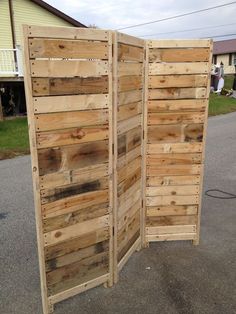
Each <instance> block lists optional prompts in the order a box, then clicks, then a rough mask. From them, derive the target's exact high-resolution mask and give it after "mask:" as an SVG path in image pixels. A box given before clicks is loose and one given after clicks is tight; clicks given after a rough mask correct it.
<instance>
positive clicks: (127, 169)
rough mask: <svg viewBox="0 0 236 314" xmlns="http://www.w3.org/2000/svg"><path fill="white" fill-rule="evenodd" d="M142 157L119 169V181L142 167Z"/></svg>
mask: <svg viewBox="0 0 236 314" xmlns="http://www.w3.org/2000/svg"><path fill="white" fill-rule="evenodd" d="M141 164H142V162H141V157H140V156H139V157H138V158H136V159H134V160H132V161H131V162H130V163H128V164H126V165H125V166H124V167H122V168H121V169H119V170H118V173H117V176H118V183H119V182H121V181H123V180H125V179H126V178H128V177H129V176H130V175H131V174H132V173H134V172H135V171H136V170H138V169H141Z"/></svg>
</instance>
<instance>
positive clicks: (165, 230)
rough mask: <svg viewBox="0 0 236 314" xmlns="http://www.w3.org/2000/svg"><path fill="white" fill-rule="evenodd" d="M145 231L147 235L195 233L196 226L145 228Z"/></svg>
mask: <svg viewBox="0 0 236 314" xmlns="http://www.w3.org/2000/svg"><path fill="white" fill-rule="evenodd" d="M146 231H147V234H148V235H161V234H173V233H174V234H176V233H196V225H177V226H160V227H147V228H146Z"/></svg>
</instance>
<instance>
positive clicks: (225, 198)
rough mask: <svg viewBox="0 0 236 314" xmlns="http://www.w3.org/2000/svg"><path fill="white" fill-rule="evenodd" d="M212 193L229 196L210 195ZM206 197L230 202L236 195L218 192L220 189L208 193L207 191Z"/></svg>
mask: <svg viewBox="0 0 236 314" xmlns="http://www.w3.org/2000/svg"><path fill="white" fill-rule="evenodd" d="M210 192H213V193H214V192H217V193H221V194H225V195H228V196H220V195H214V194H210ZM205 195H207V196H210V197H213V198H220V199H222V200H230V199H234V198H236V194H232V193H229V192H225V191H222V190H218V189H211V190H207V191H205Z"/></svg>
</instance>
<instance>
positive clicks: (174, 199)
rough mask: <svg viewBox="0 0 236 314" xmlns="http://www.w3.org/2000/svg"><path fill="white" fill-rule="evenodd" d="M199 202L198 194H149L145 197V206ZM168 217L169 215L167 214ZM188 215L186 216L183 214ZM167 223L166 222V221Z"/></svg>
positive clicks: (193, 203)
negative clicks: (149, 195)
mask: <svg viewBox="0 0 236 314" xmlns="http://www.w3.org/2000/svg"><path fill="white" fill-rule="evenodd" d="M198 203H199V196H198V195H187V196H182V195H181V196H180V195H171V196H168V195H167V196H166V195H165V196H151V197H147V198H146V204H147V206H163V205H195V204H198ZM168 217H169V216H168ZM184 217H188V216H184ZM164 218H166V217H164ZM166 225H168V223H166Z"/></svg>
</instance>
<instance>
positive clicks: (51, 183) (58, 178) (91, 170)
mask: <svg viewBox="0 0 236 314" xmlns="http://www.w3.org/2000/svg"><path fill="white" fill-rule="evenodd" d="M108 173H109V172H108V164H97V165H89V166H87V167H83V168H80V169H78V170H76V169H75V170H65V171H60V172H55V173H50V174H47V175H43V176H40V177H39V182H40V189H52V188H56V187H61V186H64V185H69V184H75V183H79V184H86V183H87V182H89V181H95V180H99V179H100V178H102V177H105V176H107V175H108Z"/></svg>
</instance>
